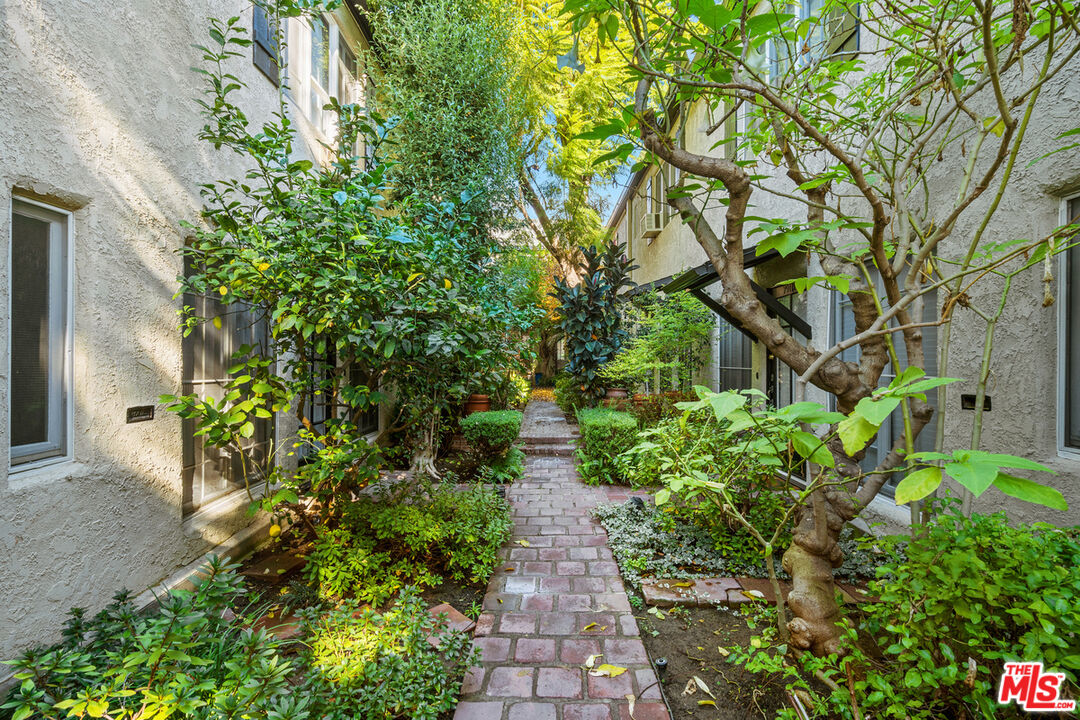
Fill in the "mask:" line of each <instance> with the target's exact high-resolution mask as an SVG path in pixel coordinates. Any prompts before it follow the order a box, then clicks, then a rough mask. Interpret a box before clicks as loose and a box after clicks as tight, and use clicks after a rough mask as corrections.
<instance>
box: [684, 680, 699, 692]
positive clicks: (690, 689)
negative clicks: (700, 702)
mask: <svg viewBox="0 0 1080 720" xmlns="http://www.w3.org/2000/svg"><path fill="white" fill-rule="evenodd" d="M696 692H697V685H695V684H694V681H693V680H687V681H686V687H684V688H683V690H682V694H683V695H693V694H694V693H696Z"/></svg>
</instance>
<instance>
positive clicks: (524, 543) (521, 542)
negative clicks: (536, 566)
mask: <svg viewBox="0 0 1080 720" xmlns="http://www.w3.org/2000/svg"><path fill="white" fill-rule="evenodd" d="M517 544H518V545H520V546H521V547H529V541H528V540H518V541H517Z"/></svg>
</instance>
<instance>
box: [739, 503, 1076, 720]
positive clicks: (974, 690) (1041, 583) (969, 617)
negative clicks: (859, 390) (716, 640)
mask: <svg viewBox="0 0 1080 720" xmlns="http://www.w3.org/2000/svg"><path fill="white" fill-rule="evenodd" d="M873 542H874V544H875V545H878V546H879V547H882V548H884V549H885V551H886V552H887V553H888V556H887V560H886V562H885V563H884V564H883V565H882V566H881V567H880V568H879V569H878V571H877V572H878V575H879V579H878V580H876V581H875V582H873V583H871V585H870V592H871V593H872V594H874V595H877V596H878V597H879V598H880V601H879V602H874V603H868V604H866V605H862V606H860V607H859V611H858V612H857V613H853V614H852V615H851V616H849V617H848V618H847V619H846V623H847V630H846V636H847V640H848V649H849V652H848V655H847V656H846V657H845V658H844V659H842V660H841V659H839V658H837V657H836V656H835V655H831V656H828V657H825V658H812V657H809V656H806V657H804V658H803V659H802V660H801V661H799V662H795V663H792V662H789V660H790V658H789V657H787V656H786V655H785V652H784V651H785V650H786V648H785V646H783V645H780V646H777V647H765V648H764V649H762V650H758V651H755V650H754V649H753V648H748V649H746V650H745V651H744V652H742V653H736V654H733V657H734V658H735V659H736V660H737V661H738V662H740V663H743V664H745V665H746V667H747V668H748V669H750V670H752V671H755V672H763V673H776V672H783V673H784V674H785V675H786V682H787V684H788V685H789V687H798V688H800V689H801V690H803V692H804V695H803V697H805V698H808V699H809V700H811V701H812V703H811V704H812V705H814V706H815V708H816V711H817V714H816V715H815V717H843V718H852V717H853V713H852V710H851V708H852V703H853V698H854V701H855V702H857V703H858V706H859V709H860V715H861V717H864V718H867V717H874V718H896V719H897V720H899V719H900V718H911V719H912V720H929V719H930V718H941V717H958V718H959V717H1027V715H1026V713H1024V712H1022V711H1021V710H1019V709H1017V708H1016V707H1014V706H1000V705H997V703H996V691H997V687H998V682H999V678H1000V677H1001V673H1002V669H1003V666H1004V663H1005V662H1006V661H1017V660H1032V661H1034V660H1041V661H1043V662H1044V664H1045V665H1046V667H1047V669H1048V670H1053V671H1056V672H1063V673H1065V674H1066V677H1067V682H1066V685H1067V687H1066V688H1064V694H1065V695H1067V696H1070V697H1076V695H1077V693H1078V691H1080V685H1078V683H1077V678H1078V677H1080V535H1078V532H1077V529H1076V528H1070V529H1059V528H1055V527H1052V526H1050V525H1046V524H1042V523H1036V524H1033V525H1022V526H1019V527H1011V526H1010V525H1009V524H1008V521H1007V519H1006V517H1005V515H1004V514H1003V513H997V514H994V515H988V516H987V515H974V516H972V517H971V518H965V517H964V516H963V515H962V514H960V513H959V512H957V511H956V505H955V502H954V501H948V502H947V503H946V509H945V511H944V512H943V513H942V514H940V515H938V516H937V517H936V518H935V520H934V521H933V522H931V523H930V524H928V525H925V526H923V527H921V528H915V533H914V534H913V536H912V537H907V536H904V537H893V538H879V539H875V540H874V541H873ZM767 645H768V643H765V642H760V641H759V642H758V643H757V646H758V647H762V646H767ZM785 666H786V668H787V669H783V668H784V667H785ZM849 671H850V672H851V675H852V678H853V682H852V690H851V691H849V689H848V687H847V683H846V678H847V673H848V672H849ZM815 672H817V673H821V674H823V675H825V676H826V677H832V678H835V679H836V681H837V682H838V683H839V685H840V686H841V689H840V690H839V691H834V692H833V693H832V694H831V695H830V694H823V693H820V692H815V690H814V687H815V685H814V684H813V683H811V682H810V681H809V678H810V677H811V676H812V675H813V674H814V673H815Z"/></svg>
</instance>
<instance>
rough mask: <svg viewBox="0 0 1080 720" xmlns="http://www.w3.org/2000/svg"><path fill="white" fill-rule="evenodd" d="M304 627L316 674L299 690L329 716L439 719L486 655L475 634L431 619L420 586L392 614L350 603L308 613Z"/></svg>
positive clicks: (329, 719) (331, 719)
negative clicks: (475, 645)
mask: <svg viewBox="0 0 1080 720" xmlns="http://www.w3.org/2000/svg"><path fill="white" fill-rule="evenodd" d="M304 629H305V631H306V634H307V635H308V641H307V650H306V651H305V652H304V655H303V662H304V663H305V665H306V666H307V667H308V668H309V669H310V672H309V673H308V675H307V677H306V679H305V681H304V682H303V683H302V684H301V686H300V687H299V688H296V689H295V691H294V692H296V694H297V695H298V696H299V697H304V698H306V699H307V700H308V701H310V702H311V703H312V704H313V705H314V706H315V707H317V708H318V709H319V714H318V715H317V717H319V718H325V719H326V720H353V718H363V719H364V720H376V719H378V720H383V719H388V718H411V719H414V720H436V718H439V717H441V716H442V715H444V714H445V713H447V712H449V711H450V710H452V709H453V708H454V706H455V705H456V704H457V698H458V690H459V688H460V685H461V679H462V678H463V677H464V675H465V672H466V670H468V669H469V667H471V666H473V665H476V664H477V663H479V660H480V658H479V651H477V650H474V649H472V643H471V641H470V639H469V637H468V635H466V634H464V633H461V632H458V631H455V630H450V629H448V628H447V621H446V618H445V617H441V618H438V619H436V618H434V617H432V616H431V614H430V613H428V612H427V608H426V607H425V604H424V602H423V601H422V600H421V599H420V594H419V592H418V591H417V590H416V589H415V588H406V589H405V590H403V591H402V593H401V595H400V597H399V598H398V600H397V602H396V603H395V604H394V607H393V608H392V609H391V610H389V611H387V612H385V613H378V612H375V611H373V610H371V609H363V610H362V609H360V608H359V607H358V606H357V605H356V603H355V602H349V601H346V602H345V603H342V604H341V605H340V606H338V607H336V608H334V609H333V610H331V611H330V612H329V613H325V614H324V613H318V612H311V613H308V614H307V615H306V616H305V618H304ZM432 636H436V637H438V638H439V647H438V648H437V649H436V648H434V647H432V646H431V644H430V643H428V638H429V637H432Z"/></svg>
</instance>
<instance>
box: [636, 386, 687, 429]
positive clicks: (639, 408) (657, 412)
mask: <svg viewBox="0 0 1080 720" xmlns="http://www.w3.org/2000/svg"><path fill="white" fill-rule="evenodd" d="M693 400H697V395H695V394H694V393H683V392H665V393H651V394H648V395H635V396H634V400H633V402H632V403H630V405H629V410H630V412H631V413H633V414H634V417H635V418H637V421H638V425H640V426H641V427H648V426H650V425H655V424H656V423H658V422H660V421H661V420H663V419H665V418H670V417H675V416H677V415H679V414H681V412H682V411H680V410H679V409H678V408H677V407H675V404H676V403H681V402H690V401H693Z"/></svg>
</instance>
